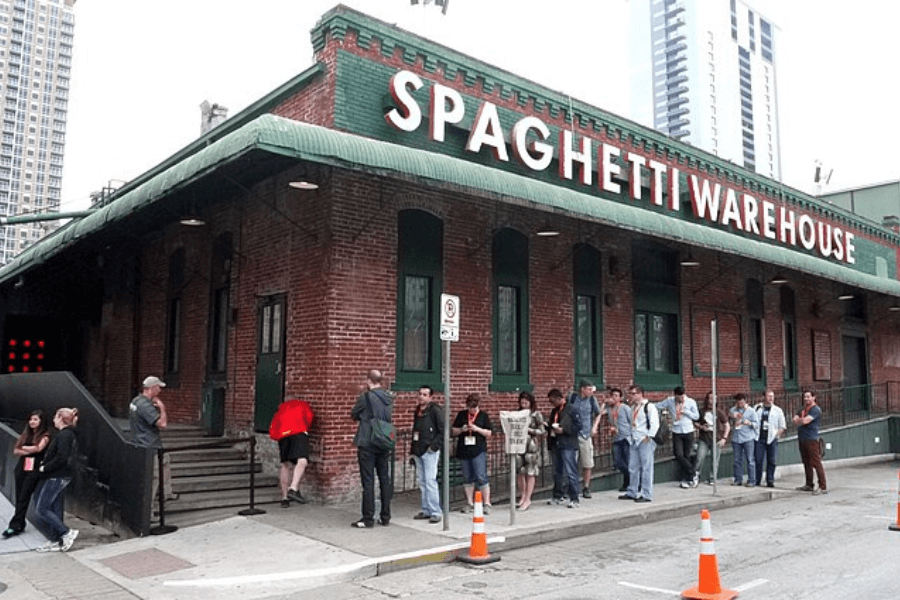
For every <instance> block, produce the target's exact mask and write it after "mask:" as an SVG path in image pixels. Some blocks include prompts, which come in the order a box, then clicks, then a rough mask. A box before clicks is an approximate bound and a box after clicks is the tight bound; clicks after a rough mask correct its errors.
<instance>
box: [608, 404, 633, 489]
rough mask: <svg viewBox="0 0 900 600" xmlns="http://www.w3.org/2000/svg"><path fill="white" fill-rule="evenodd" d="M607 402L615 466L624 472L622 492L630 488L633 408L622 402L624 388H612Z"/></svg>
mask: <svg viewBox="0 0 900 600" xmlns="http://www.w3.org/2000/svg"><path fill="white" fill-rule="evenodd" d="M604 402H605V403H606V420H607V423H608V426H609V434H610V435H611V436H613V443H612V455H613V466H614V467H615V468H616V470H617V471H619V472H620V473H621V474H622V487H620V488H619V491H620V492H624V491H626V490H627V489H628V451H629V442H628V438H630V437H631V410H630V409H629V408H628V406H626V405H625V403H624V402H622V390H620V389H619V388H610V390H609V395H608V396H606V398H604Z"/></svg>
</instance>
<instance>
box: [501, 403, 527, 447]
mask: <svg viewBox="0 0 900 600" xmlns="http://www.w3.org/2000/svg"><path fill="white" fill-rule="evenodd" d="M530 420H531V411H530V410H517V411H508V410H501V411H500V425H501V426H502V427H503V434H504V435H505V436H506V453H507V454H524V452H525V449H526V448H527V447H528V421H530Z"/></svg>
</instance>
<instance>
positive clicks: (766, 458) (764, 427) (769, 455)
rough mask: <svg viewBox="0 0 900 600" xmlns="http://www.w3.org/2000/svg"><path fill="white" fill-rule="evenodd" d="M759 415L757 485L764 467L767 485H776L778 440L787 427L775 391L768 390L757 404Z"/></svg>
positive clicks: (756, 448)
mask: <svg viewBox="0 0 900 600" xmlns="http://www.w3.org/2000/svg"><path fill="white" fill-rule="evenodd" d="M756 415H757V416H758V417H759V432H758V433H757V435H756V447H755V449H754V450H755V452H754V454H755V459H756V485H760V484H761V483H762V476H763V468H764V467H765V470H766V486H767V487H775V465H776V463H777V461H778V440H779V439H780V438H781V436H782V435H783V434H784V431H785V429H787V421H786V420H785V418H784V411H783V410H781V408H779V407H778V406H775V392H774V391H772V390H766V397H765V399H764V400H763V402H762V404H757V405H756Z"/></svg>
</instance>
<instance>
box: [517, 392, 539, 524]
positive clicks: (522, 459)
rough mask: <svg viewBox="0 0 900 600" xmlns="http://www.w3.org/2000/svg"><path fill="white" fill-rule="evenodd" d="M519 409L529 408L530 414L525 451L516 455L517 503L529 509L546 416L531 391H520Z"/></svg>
mask: <svg viewBox="0 0 900 600" xmlns="http://www.w3.org/2000/svg"><path fill="white" fill-rule="evenodd" d="M519 410H527V411H528V412H529V416H528V441H527V443H526V446H525V452H524V453H523V454H519V455H517V456H516V468H517V471H518V486H519V494H520V495H519V502H518V503H517V504H516V506H517V507H518V509H519V510H528V507H529V506H531V494H532V493H534V484H535V481H536V480H537V475H538V472H539V471H540V470H541V465H540V454H541V440H542V439H543V437H544V416H543V415H542V414H541V413H540V411H539V410H538V409H537V402H536V401H535V399H534V396H533V395H532V394H531V392H520V393H519Z"/></svg>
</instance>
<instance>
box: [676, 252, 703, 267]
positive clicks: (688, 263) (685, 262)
mask: <svg viewBox="0 0 900 600" xmlns="http://www.w3.org/2000/svg"><path fill="white" fill-rule="evenodd" d="M680 264H681V266H682V267H699V266H700V261H699V260H697V259H696V258H694V254H693V252H691V251H690V250H688V254H687V256H686V257H684V258H682V259H681V263H680Z"/></svg>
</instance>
